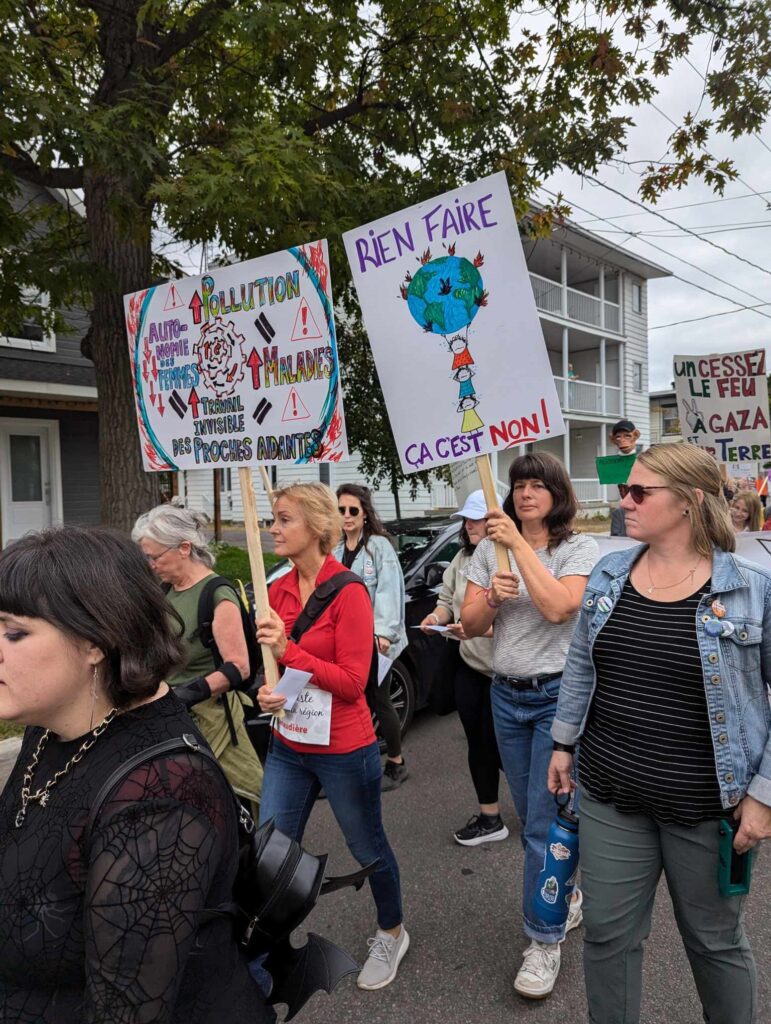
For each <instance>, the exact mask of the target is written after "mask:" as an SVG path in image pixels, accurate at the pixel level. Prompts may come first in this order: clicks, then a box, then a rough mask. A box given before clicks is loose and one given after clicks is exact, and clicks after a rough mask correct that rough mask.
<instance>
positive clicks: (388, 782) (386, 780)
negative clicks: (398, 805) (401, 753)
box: [380, 758, 410, 793]
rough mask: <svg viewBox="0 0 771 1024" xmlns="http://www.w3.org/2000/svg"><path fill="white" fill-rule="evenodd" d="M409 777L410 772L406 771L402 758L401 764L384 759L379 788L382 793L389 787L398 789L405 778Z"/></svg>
mask: <svg viewBox="0 0 771 1024" xmlns="http://www.w3.org/2000/svg"><path fill="white" fill-rule="evenodd" d="M409 777H410V773H409V772H408V771H407V765H406V764H405V763H404V758H402V763H401V764H397V763H396V761H386V763H385V768H384V769H383V781H382V782H381V784H380V788H381V790H382V791H383V792H384V793H386V792H388V790H389V789H398V788H399V786H401V784H402V783H403V782H404V781H405V779H408V778H409Z"/></svg>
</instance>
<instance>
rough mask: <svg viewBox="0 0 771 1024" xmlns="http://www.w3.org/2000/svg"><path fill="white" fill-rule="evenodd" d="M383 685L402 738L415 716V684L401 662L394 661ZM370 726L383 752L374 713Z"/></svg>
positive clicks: (382, 743) (383, 745)
mask: <svg viewBox="0 0 771 1024" xmlns="http://www.w3.org/2000/svg"><path fill="white" fill-rule="evenodd" d="M383 685H384V686H387V687H388V695H389V697H390V698H391V703H392V704H393V706H394V711H395V712H396V714H397V715H398V717H399V726H400V728H401V734H402V736H404V735H405V733H406V732H407V730H408V729H409V727H410V723H411V722H412V716H413V715H414V714H415V683H414V682H413V679H412V676H411V675H410V672H409V669H408V668H407V667H406V665H404V663H403V662H401V661H398V660H397V661H395V662H394V664H393V667H392V669H391V671H390V673H389V675H388V679H386V681H385V682H384V683H383ZM372 724H373V725H374V727H375V732H376V733H377V738H378V741H379V743H380V747H381V750H383V749H385V743H384V741H383V738H382V737H381V735H380V724H379V722H378V720H377V715H376V714H374V712H373V715H372Z"/></svg>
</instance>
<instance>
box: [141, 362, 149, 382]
mask: <svg viewBox="0 0 771 1024" xmlns="http://www.w3.org/2000/svg"><path fill="white" fill-rule="evenodd" d="M142 376H143V377H144V379H145V384H146V383H147V380H148V374H147V363H142Z"/></svg>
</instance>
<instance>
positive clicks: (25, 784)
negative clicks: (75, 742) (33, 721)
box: [14, 708, 120, 828]
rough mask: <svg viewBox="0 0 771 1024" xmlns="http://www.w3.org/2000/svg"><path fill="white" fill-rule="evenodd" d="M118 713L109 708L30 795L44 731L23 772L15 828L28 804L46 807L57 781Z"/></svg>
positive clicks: (48, 733)
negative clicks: (19, 804) (64, 760)
mask: <svg viewBox="0 0 771 1024" xmlns="http://www.w3.org/2000/svg"><path fill="white" fill-rule="evenodd" d="M119 713H120V712H119V710H118V708H111V709H110V711H109V713H108V714H107V716H106V717H105V718H103V719H102V721H101V722H100V723H99V725H97V727H96V728H95V729H93V730H92V732H91V735H90V736H89V737H87V738H86V739H85V740H84V741H83V742H82V743H81V745H80V747H79V748H78V749H77V750H76V751H75V753H74V754H73V755H72V757H71V758H70V759H69V761H68V762H67V764H66V765H65V766H64V768H61V769H60V770H59V771H58V772H56V774H55V775H54V777H53V778H52V779H49V780H48V782H46V784H45V786H43V787H42V788H39V789H37V790H35V792H34V793H32V792H31V791H30V786H31V785H32V775H33V773H34V771H35V768H36V767H37V763H38V761H39V760H40V755H41V754H42V753H43V748H44V747H45V745H46V743H48V737H49V736H50V735H51V730H50V729H46V731H45V732H44V733H43V735H42V736H41V737H40V742H39V743H38V745H37V749H36V750H35V753H34V754H33V756H32V760H31V761H30V763H29V764H28V765H27V768H26V771H25V772H24V779H23V781H22V784H21V807H20V808H19V811H18V813H17V815H16V818H15V821H14V824H15V825H16V828H21V826H22V825H23V824H24V819H25V817H26V816H27V805H28V804H30V803H32V802H37V803H39V804H40V806H41V807H45V806H46V804H47V803H48V798H49V796H50V794H51V790H52V789H53V787H54V786H55V785H56V783H57V782H58V781H59V779H62V778H64V776H65V775H66V774H67V773H68V772H69V771H70V769H71V768H74V767H75V765H76V764H77V763H78V761H80V759H81V758H82V757H83V755H84V754H85V753H86V751H87V750H90V749H91V747H93V745H94V744H95V743H96V741H97V740H98V739H99V737H100V736H101V735H102V733H103V732H104V731H105V729H106V728H107V726H108V725H109V724H110V722H111V721H112V720H113V718H115V716H116V715H117V714H119Z"/></svg>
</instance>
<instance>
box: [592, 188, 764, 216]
mask: <svg viewBox="0 0 771 1024" xmlns="http://www.w3.org/2000/svg"><path fill="white" fill-rule="evenodd" d="M755 196H771V190H769V191H768V192H747V193H745V194H744V195H741V196H723V197H722V198H721V199H702V200H701V202H698V203H683V204H682V205H680V206H661V207H659V209H660V210H664V211H673V210H691V209H693V207H694V206H713V205H714V204H715V203H735V202H736V201H737V200H738V199H753V198H754V197H755ZM645 212H646V213H648V212H649V211H648V210H646V211H645ZM642 216H643V214H642V213H620V214H618V216H614V217H590V218H589V220H577V221H576V224H593V223H594V221H596V220H608V221H610V222H615V221H617V220H629V218H630V217H642Z"/></svg>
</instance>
